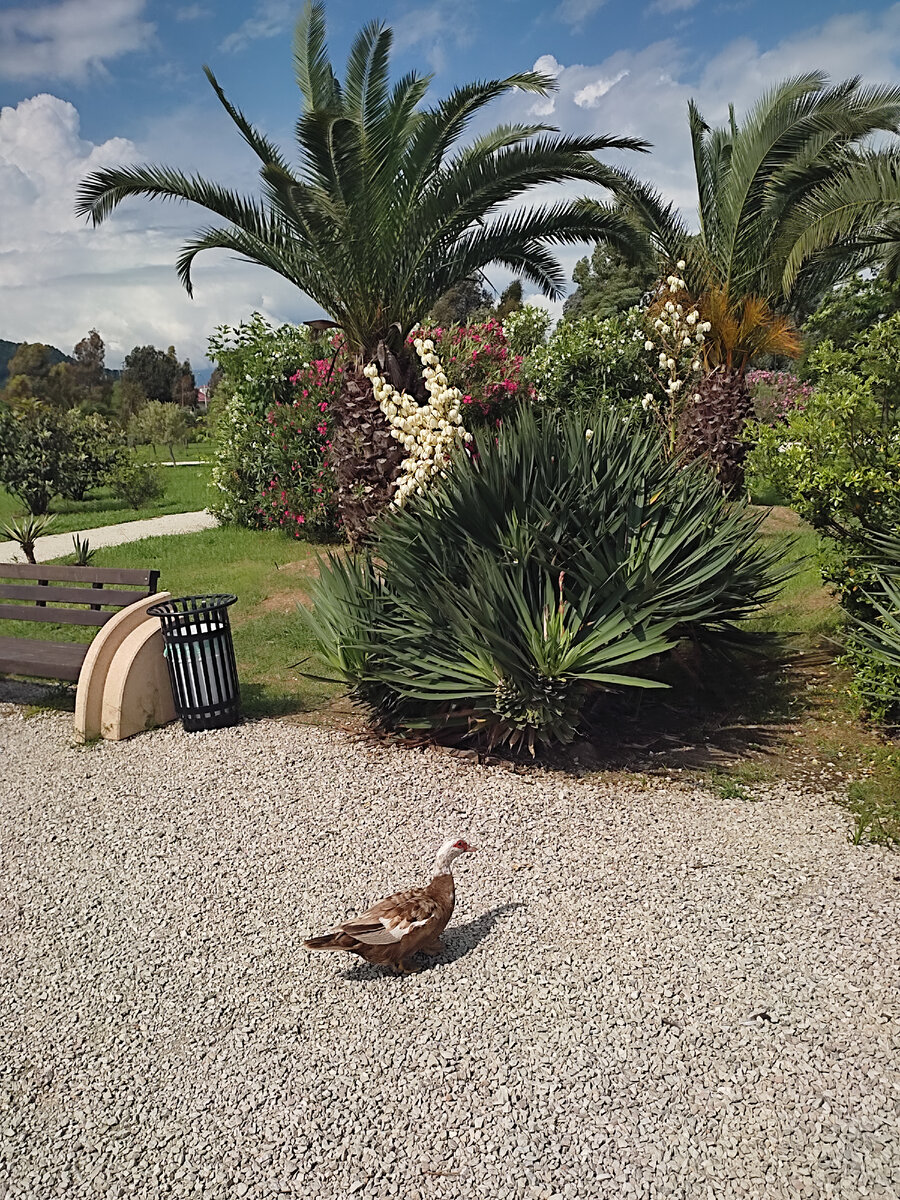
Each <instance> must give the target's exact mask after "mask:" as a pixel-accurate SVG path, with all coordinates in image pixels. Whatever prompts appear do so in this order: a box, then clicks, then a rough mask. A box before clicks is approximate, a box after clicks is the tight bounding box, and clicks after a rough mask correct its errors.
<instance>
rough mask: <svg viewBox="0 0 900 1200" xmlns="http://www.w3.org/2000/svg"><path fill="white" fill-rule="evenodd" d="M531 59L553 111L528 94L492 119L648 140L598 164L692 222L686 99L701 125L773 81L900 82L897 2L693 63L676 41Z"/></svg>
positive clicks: (740, 107) (743, 41)
mask: <svg viewBox="0 0 900 1200" xmlns="http://www.w3.org/2000/svg"><path fill="white" fill-rule="evenodd" d="M538 61H539V62H541V63H543V64H547V65H550V64H553V65H554V71H555V73H556V80H557V86H558V90H557V92H556V93H555V94H554V96H553V107H552V109H550V107H549V106H547V107H546V108H544V109H536V108H535V106H534V103H533V101H532V100H531V99H529V98H528V97H522V96H518V97H517V96H513V97H510V98H509V99H508V100H506V101H505V102H504V104H503V105H502V106H501V108H500V110H499V114H498V113H497V112H495V113H493V114H492V116H493V118H494V119H497V117H498V115H499V116H500V117H502V118H503V119H505V120H522V119H523V118H527V116H528V115H531V114H533V113H535V112H536V111H539V112H541V113H547V112H550V111H552V113H553V118H552V119H553V124H554V125H556V126H558V127H559V128H560V129H563V130H565V131H566V132H567V133H610V134H615V135H623V134H626V135H630V136H634V137H642V138H645V139H647V140H648V141H650V142H652V143H653V150H652V153H650V154H646V155H640V156H638V155H635V154H625V153H622V154H617V155H607V156H605V157H606V159H607V161H610V162H618V163H620V164H622V165H625V166H627V167H628V169H629V170H632V171H635V172H636V173H637V174H638V175H640V176H642V177H643V178H646V179H648V180H650V181H651V182H652V183H653V184H654V185H655V186H656V187H658V188H659V189H660V190H661V191H662V192H663V193H664V194H665V196H666V197H667V198H669V199H671V200H674V201H675V202H676V203H677V204H678V205H679V206H680V207H681V208H682V209H683V211H684V212H685V215H686V216H688V217H689V218H690V219H694V217H695V213H696V203H697V198H696V190H695V186H694V176H693V168H692V160H691V150H690V141H689V137H688V126H687V102H688V100H689V99H690V98H691V97H693V98H694V99H695V100H696V101H697V103H698V104H699V106H700V110H701V112H702V113H703V115H704V116H705V117H706V119H707V120H708V121H710V122H711V123H714V124H716V123H720V122H722V121H724V120H725V119H726V118H727V114H728V104H729V102H733V103H734V104H735V108H736V110H737V113H738V115H739V116H740V115H741V114H742V113H743V112H745V111H746V110H747V108H748V107H749V106H750V105H751V104H752V103H753V102H754V101H755V100H756V99H757V98H758V97H759V95H760V94H761V92H762V91H763V90H765V89H766V88H767V87H770V86H771V85H772V84H773V83H775V82H776V81H778V80H781V79H784V78H785V77H787V76H789V75H795V74H798V73H801V72H807V71H810V70H812V69H814V68H815V69H821V70H823V71H825V72H827V73H828V75H829V76H830V77H831V78H832V80H840V79H846V78H847V77H849V76H852V75H857V74H859V75H861V76H862V77H863V79H864V80H865V81H867V82H871V83H880V82H887V83H891V82H897V81H898V80H900V4H894V5H892V6H891V7H890V8H888V9H887V10H885V11H881V12H878V13H873V12H856V13H852V14H848V15H844V16H838V17H833V18H831V19H830V20H828V21H825V22H823V23H822V24H820V25H817V26H815V27H813V28H811V29H807V30H804V31H801V32H798V33H796V34H792V35H791V36H790V37H787V38H785V39H783V40H782V41H780V42H778V43H776V44H774V45H771V46H768V47H761V46H760V45H759V44H758V43H757V42H755V41H753V40H752V39H750V38H739V39H737V40H735V41H733V42H731V43H729V44H727V45H725V46H724V47H723V48H722V49H721V51H720V52H719V53H718V54H717V55H715V56H714V57H712V58H706V59H705V60H698V57H697V55H696V52H695V51H694V49H693V47H692V46H691V45H690V43H689V42H688V41H686V40H684V41H682V40H680V39H678V38H674V37H673V38H667V39H666V40H663V41H659V42H655V43H653V44H651V45H649V46H645V47H644V48H643V49H641V50H637V51H630V50H629V51H620V52H617V53H615V54H613V55H610V56H609V57H608V58H606V59H604V60H601V61H599V62H596V63H592V64H587V65H585V64H573V65H571V66H569V65H565V64H561V63H559V61H558V59H557V58H556V57H554V56H553V55H552V54H550V55H545V56H543V58H542V59H539V60H538ZM617 77H618V82H617V83H616V86H615V87H611V88H607V89H606V90H605V91H603V90H602V89H601V88H598V89H597V92H593V91H592V90H591V89H592V87H594V86H595V85H597V84H598V83H599V82H601V81H603V82H606V81H610V80H613V79H616V78H617ZM601 91H602V94H598V93H601ZM588 98H590V99H591V100H592V101H593V103H592V104H591V105H590V106H587V105H586V104H585V100H586V99H588ZM582 190H583V189H581V188H579V187H577V186H575V185H573V187H572V188H571V189H569V191H570V193H571V194H575V195H577V194H580V192H581V191H582ZM557 194H558V193H557ZM581 253H583V252H581ZM575 257H578V255H577V254H576V255H575ZM567 258H568V255H567V254H566V253H563V254H561V255H560V259H561V261H562V262H563V263H564V265H565V266H566V269H568V261H567Z"/></svg>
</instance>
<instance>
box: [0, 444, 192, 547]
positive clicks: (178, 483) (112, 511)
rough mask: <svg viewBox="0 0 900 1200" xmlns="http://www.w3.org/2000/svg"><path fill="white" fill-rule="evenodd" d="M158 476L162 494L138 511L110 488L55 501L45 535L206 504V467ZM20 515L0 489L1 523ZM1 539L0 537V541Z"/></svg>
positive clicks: (162, 471) (21, 510)
mask: <svg viewBox="0 0 900 1200" xmlns="http://www.w3.org/2000/svg"><path fill="white" fill-rule="evenodd" d="M147 449H149V447H148V448H147ZM159 473H160V475H161V477H162V480H163V483H164V484H165V487H166V490H165V492H164V493H163V495H162V496H161V497H160V498H159V500H153V501H151V502H150V503H149V504H145V505H142V506H141V507H140V508H131V507H130V506H129V505H128V504H127V503H126V502H125V501H124V500H118V499H116V497H115V496H114V495H113V494H112V492H111V491H110V489H109V488H98V489H96V490H95V491H93V492H90V493H89V494H88V497H87V499H85V500H61V499H57V500H55V501H54V502H53V503H52V504H51V506H50V511H51V512H52V513H53V514H54V515H55V520H54V522H53V525H52V526H51V527H50V529H48V531H47V532H48V533H71V532H72V531H73V530H80V529H97V528H99V527H100V526H101V525H118V524H120V523H122V522H124V521H138V520H142V519H145V518H147V517H163V516H167V515H168V514H170V513H182V512H197V511H199V510H200V509H204V508H206V507H207V506H208V505H209V500H210V492H209V487H210V484H209V479H210V468H209V466H208V465H206V466H202V467H173V466H169V467H160V468H159ZM23 513H24V506H23V504H22V502H21V501H20V500H19V499H18V498H17V497H15V496H11V495H10V494H9V492H7V491H6V490H5V488H0V521H3V522H6V521H11V520H14V519H15V518H16V517H19V516H22V514H23ZM3 540H5V539H4V538H3V537H2V536H0V541H3Z"/></svg>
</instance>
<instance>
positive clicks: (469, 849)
mask: <svg viewBox="0 0 900 1200" xmlns="http://www.w3.org/2000/svg"><path fill="white" fill-rule="evenodd" d="M453 849H454V850H461V851H462V852H463V854H474V853H475V847H474V846H470V845H469V843H468V842H466V841H463V839H462V838H460V839H459V841H458V842H454V843H453Z"/></svg>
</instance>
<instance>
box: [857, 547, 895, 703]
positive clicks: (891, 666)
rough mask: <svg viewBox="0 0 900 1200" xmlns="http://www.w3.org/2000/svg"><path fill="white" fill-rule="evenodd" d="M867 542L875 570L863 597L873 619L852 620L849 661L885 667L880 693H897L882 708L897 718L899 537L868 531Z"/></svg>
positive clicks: (868, 560)
mask: <svg viewBox="0 0 900 1200" xmlns="http://www.w3.org/2000/svg"><path fill="white" fill-rule="evenodd" d="M868 542H869V545H870V547H871V552H870V553H869V554H868V555H867V556H866V565H867V566H868V567H869V568H870V569H871V568H874V577H873V579H872V581H871V583H870V585H869V586H868V587H867V588H866V589H865V598H866V600H867V601H868V604H869V606H870V607H871V610H872V619H870V620H867V619H866V618H865V617H863V616H861V615H859V614H857V615H854V616H853V617H852V623H853V633H852V639H851V660H856V662H857V665H860V663H861V656H867V657H868V658H870V659H874V660H875V662H876V663H877V664H880V666H881V667H883V668H887V671H886V672H881V673H880V677H879V679H878V683H879V690H880V691H881V692H884V689H885V686H887V687H888V688H889V689H890V688H891V687H893V688H895V689H896V691H895V692H894V695H893V697H891V696H885V695H882V696H881V697H880V700H881V708H882V713H883V715H885V716H893V717H896V715H897V713H898V712H900V535H898V534H896V533H880V532H870V533H869V535H868ZM863 673H864V674H866V675H868V674H870V672H863ZM861 690H863V691H864V690H865V688H864V687H863V688H862V689H861Z"/></svg>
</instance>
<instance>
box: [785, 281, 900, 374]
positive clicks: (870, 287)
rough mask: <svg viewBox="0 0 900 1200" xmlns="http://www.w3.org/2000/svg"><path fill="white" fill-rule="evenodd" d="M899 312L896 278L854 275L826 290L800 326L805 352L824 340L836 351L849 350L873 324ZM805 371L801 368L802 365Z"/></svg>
mask: <svg viewBox="0 0 900 1200" xmlns="http://www.w3.org/2000/svg"><path fill="white" fill-rule="evenodd" d="M896 312H900V280H892V279H889V278H888V276H887V274H886V273H884V272H882V273H881V274H878V275H864V274H863V273H862V272H859V273H858V274H856V275H854V276H853V278H852V279H848V280H847V281H846V282H845V283H842V284H840V285H838V287H836V288H833V289H831V290H829V291H828V292H826V294H825V295H824V296H823V297H822V300H821V302H820V303H819V306H818V308H817V309H816V310H815V312H814V313H813V314H812V315H811V316H810V317H809V319H808V320H807V321H806V322H805V324H804V326H803V340H804V343H805V348H806V352H807V354H808V353H809V351H811V350H813V349H814V348H815V347H816V346H818V345H819V344H820V343H821V342H824V341H826V340H828V341H829V342H831V344H832V345H833V346H834V348H835V349H836V350H850V349H852V348H853V347H854V346H855V345H856V343H857V342H858V340H859V339H860V338H861V337H862V336H863V335H864V334H866V333H867V332H868V331H869V330H870V329H871V328H872V327H873V326H874V325H877V324H879V323H880V322H882V321H886V320H887V319H888V317H892V316H893V315H894V313H896ZM804 370H805V368H804Z"/></svg>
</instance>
